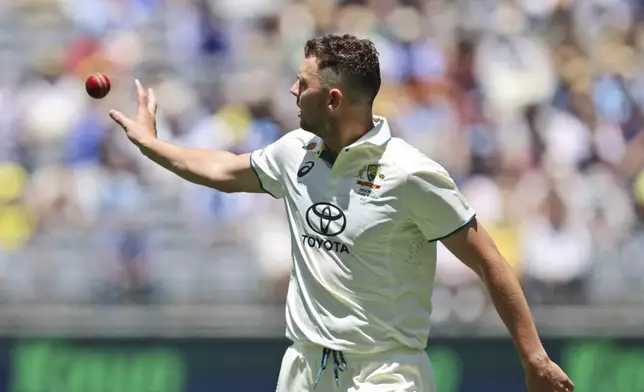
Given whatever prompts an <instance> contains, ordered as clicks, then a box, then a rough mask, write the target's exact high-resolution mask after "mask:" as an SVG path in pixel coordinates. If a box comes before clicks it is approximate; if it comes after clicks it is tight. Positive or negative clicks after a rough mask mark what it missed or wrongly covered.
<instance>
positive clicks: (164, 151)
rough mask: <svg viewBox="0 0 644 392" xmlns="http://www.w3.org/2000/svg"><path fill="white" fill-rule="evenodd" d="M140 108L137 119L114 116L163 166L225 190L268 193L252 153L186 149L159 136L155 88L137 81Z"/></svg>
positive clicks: (194, 181)
mask: <svg viewBox="0 0 644 392" xmlns="http://www.w3.org/2000/svg"><path fill="white" fill-rule="evenodd" d="M136 89H137V96H138V110H137V115H136V118H135V119H129V118H127V117H126V116H124V115H123V114H122V113H120V112H117V111H114V110H113V111H111V112H110V117H112V119H113V120H114V121H116V123H118V124H119V125H120V126H121V128H123V130H124V131H125V133H126V135H127V137H128V138H129V139H130V141H132V143H134V144H135V145H136V146H137V147H139V149H140V150H141V152H142V153H143V154H144V155H145V156H147V157H148V158H150V159H151V160H152V161H154V162H156V163H157V164H159V165H160V166H162V167H164V168H166V169H168V170H170V171H172V172H173V173H175V174H177V175H178V176H180V177H181V178H183V179H185V180H187V181H190V182H193V183H196V184H200V185H204V186H208V187H210V188H214V189H217V190H219V191H222V192H249V193H261V192H264V190H263V188H262V184H261V182H260V179H259V177H258V175H257V174H256V173H255V171H254V169H253V167H252V166H251V157H250V154H243V155H237V154H233V153H231V152H228V151H219V150H203V149H194V148H184V147H180V146H176V145H174V144H171V143H168V142H164V141H162V140H159V139H158V138H157V131H156V120H155V115H156V110H157V103H156V98H155V96H154V91H152V89H148V90H147V91H146V90H145V89H144V88H143V86H142V85H141V83H140V82H139V81H138V80H137V81H136Z"/></svg>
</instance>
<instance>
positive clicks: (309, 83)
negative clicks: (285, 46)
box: [290, 57, 331, 137]
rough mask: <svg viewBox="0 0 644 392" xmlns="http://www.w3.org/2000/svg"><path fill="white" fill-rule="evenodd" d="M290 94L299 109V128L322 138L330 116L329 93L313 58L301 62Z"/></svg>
mask: <svg viewBox="0 0 644 392" xmlns="http://www.w3.org/2000/svg"><path fill="white" fill-rule="evenodd" d="M290 92H291V94H293V95H294V96H295V98H297V106H298V107H299V108H300V111H299V117H300V127H301V128H302V129H304V130H306V131H309V132H311V133H313V134H315V135H317V136H320V137H324V133H325V130H326V129H327V128H328V124H329V121H330V115H331V113H330V109H329V106H328V102H329V91H328V89H326V88H325V87H324V86H323V84H322V81H321V79H320V77H319V74H318V65H317V62H316V60H315V58H314V57H309V58H307V59H304V61H302V65H301V66H300V70H299V72H298V74H297V80H296V81H295V83H293V86H292V87H291V90H290Z"/></svg>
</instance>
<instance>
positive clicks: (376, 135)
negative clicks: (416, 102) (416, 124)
mask: <svg viewBox="0 0 644 392" xmlns="http://www.w3.org/2000/svg"><path fill="white" fill-rule="evenodd" d="M389 140H391V131H390V130H389V124H388V122H387V119H386V118H384V117H380V116H373V128H371V130H370V131H369V132H367V133H365V134H364V135H363V136H362V137H361V138H360V139H358V140H356V141H355V142H353V143H352V144H351V145H349V146H347V147H346V148H347V149H350V148H355V147H358V146H360V145H363V144H370V145H373V146H384V145H385V144H387V142H388V141H389ZM314 145H315V146H314ZM323 147H324V142H323V141H322V140H320V138H318V137H315V138H314V139H312V140H310V141H309V142H307V144H305V145H304V146H303V148H304V149H307V150H309V149H312V150H313V151H314V152H319V151H320V150H321V149H322V148H323Z"/></svg>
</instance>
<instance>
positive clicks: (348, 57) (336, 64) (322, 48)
mask: <svg viewBox="0 0 644 392" xmlns="http://www.w3.org/2000/svg"><path fill="white" fill-rule="evenodd" d="M304 56H305V57H306V58H309V57H315V59H316V60H317V64H318V68H319V69H320V71H324V70H330V71H332V73H333V74H334V76H336V77H338V78H339V79H340V81H341V83H342V84H344V85H345V86H347V88H348V90H349V91H348V94H349V97H350V99H353V100H356V101H360V102H364V103H368V104H372V103H373V101H374V100H375V98H376V95H378V91H379V90H380V83H381V80H380V62H379V61H378V51H377V50H376V47H375V45H374V44H373V42H371V41H370V40H368V39H360V38H357V37H355V36H353V35H350V34H344V35H337V34H328V35H324V36H321V37H317V38H313V39H311V40H309V41H307V43H306V45H305V46H304ZM326 82H328V80H327V81H326Z"/></svg>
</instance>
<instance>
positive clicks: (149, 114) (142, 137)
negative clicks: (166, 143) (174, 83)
mask: <svg viewBox="0 0 644 392" xmlns="http://www.w3.org/2000/svg"><path fill="white" fill-rule="evenodd" d="M134 83H135V85H136V92H137V102H138V109H137V112H136V118H135V119H134V120H132V119H130V118H128V117H126V116H125V115H123V113H121V112H118V111H116V110H111V111H110V117H111V118H112V119H113V120H114V121H115V122H116V123H117V124H118V125H119V126H120V127H121V128H123V130H124V131H125V134H126V135H127V137H128V138H129V139H130V141H132V143H134V144H136V145H141V144H143V143H144V142H145V141H146V140H150V139H156V137H157V129H156V118H155V116H156V112H157V100H156V97H155V96H154V91H153V90H152V89H151V88H150V89H148V90H147V92H146V90H145V89H144V88H143V86H142V85H141V82H139V81H138V79H137V80H135V81H134Z"/></svg>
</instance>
